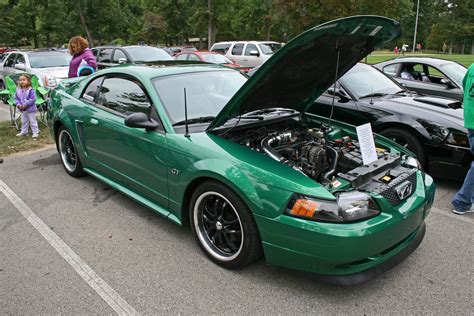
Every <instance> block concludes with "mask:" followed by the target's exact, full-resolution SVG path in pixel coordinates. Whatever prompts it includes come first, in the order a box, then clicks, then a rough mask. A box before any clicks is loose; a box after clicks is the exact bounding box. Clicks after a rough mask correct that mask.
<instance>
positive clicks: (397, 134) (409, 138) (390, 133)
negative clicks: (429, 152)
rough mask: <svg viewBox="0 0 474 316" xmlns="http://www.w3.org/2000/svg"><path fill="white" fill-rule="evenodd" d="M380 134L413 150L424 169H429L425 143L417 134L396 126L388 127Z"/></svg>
mask: <svg viewBox="0 0 474 316" xmlns="http://www.w3.org/2000/svg"><path fill="white" fill-rule="evenodd" d="M380 134H381V135H383V136H385V137H387V138H388V139H390V140H392V141H394V142H396V143H397V144H399V145H402V146H403V147H406V148H407V149H408V150H410V151H412V152H413V153H414V154H415V156H416V158H417V159H418V161H419V162H420V164H421V166H422V168H423V170H427V169H426V167H427V162H426V155H425V150H424V147H423V144H422V143H421V142H420V141H419V139H418V138H417V137H416V136H415V135H413V134H412V133H410V132H408V131H406V130H404V129H401V128H396V127H393V128H387V129H385V130H383V131H381V132H380Z"/></svg>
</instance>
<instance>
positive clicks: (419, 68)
mask: <svg viewBox="0 0 474 316" xmlns="http://www.w3.org/2000/svg"><path fill="white" fill-rule="evenodd" d="M374 66H375V67H376V68H378V69H380V70H382V71H383V72H384V73H385V74H386V75H387V76H390V77H392V78H393V79H395V80H396V81H397V82H398V83H400V84H402V85H404V86H406V87H407V88H408V89H409V90H413V91H416V92H418V93H423V94H428V95H436V96H441V97H446V98H452V99H456V100H459V101H462V99H463V87H462V78H463V77H464V75H465V74H466V71H467V68H466V67H464V66H463V65H461V64H458V63H456V62H454V61H451V60H444V59H439V58H431V57H406V58H397V59H392V60H388V61H384V62H381V63H378V64H375V65H374Z"/></svg>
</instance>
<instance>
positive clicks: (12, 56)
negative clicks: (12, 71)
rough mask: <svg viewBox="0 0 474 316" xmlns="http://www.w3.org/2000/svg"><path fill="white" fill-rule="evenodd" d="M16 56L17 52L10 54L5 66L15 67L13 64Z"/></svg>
mask: <svg viewBox="0 0 474 316" xmlns="http://www.w3.org/2000/svg"><path fill="white" fill-rule="evenodd" d="M15 58H16V54H10V56H8V58H7V60H6V61H5V65H4V66H5V67H13V64H14V63H15Z"/></svg>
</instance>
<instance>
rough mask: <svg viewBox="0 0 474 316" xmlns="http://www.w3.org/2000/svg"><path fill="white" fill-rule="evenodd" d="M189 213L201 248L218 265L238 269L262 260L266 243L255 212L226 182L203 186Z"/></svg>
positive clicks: (195, 193) (191, 204) (198, 191)
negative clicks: (261, 236) (259, 230)
mask: <svg viewBox="0 0 474 316" xmlns="http://www.w3.org/2000/svg"><path fill="white" fill-rule="evenodd" d="M189 212H190V219H191V228H192V231H193V233H194V236H195V238H196V240H197V242H198V244H199V247H201V249H202V251H203V252H204V253H205V254H206V255H207V256H208V257H209V259H211V260H212V261H213V262H215V263H216V264H218V265H220V266H222V267H224V268H228V269H238V268H242V267H244V266H246V265H248V264H250V263H252V262H254V261H256V260H257V259H259V258H260V257H261V255H262V242H261V240H260V235H259V233H258V229H257V225H256V224H255V221H254V219H253V216H252V213H251V212H250V210H249V208H248V207H247V205H246V204H245V203H244V201H242V199H241V198H240V197H239V196H238V195H237V194H235V193H234V192H233V191H232V190H231V189H229V188H227V187H226V186H225V185H223V184H222V183H219V182H217V181H213V180H210V181H206V182H204V183H202V184H201V185H199V186H198V187H197V189H196V190H195V191H194V192H193V194H192V196H191V202H190V209H189Z"/></svg>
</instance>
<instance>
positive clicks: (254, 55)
mask: <svg viewBox="0 0 474 316" xmlns="http://www.w3.org/2000/svg"><path fill="white" fill-rule="evenodd" d="M280 48H281V44H280V43H278V42H268V41H267V42H256V41H252V42H219V43H215V44H214V45H212V47H211V49H210V51H211V52H216V53H221V54H224V55H226V56H227V57H229V58H230V59H232V60H233V61H235V63H237V64H239V65H241V66H243V67H256V66H260V65H261V64H263V63H264V62H265V61H266V60H267V59H268V58H270V57H271V56H272V55H273V53H274V52H276V51H277V50H278V49H280Z"/></svg>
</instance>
